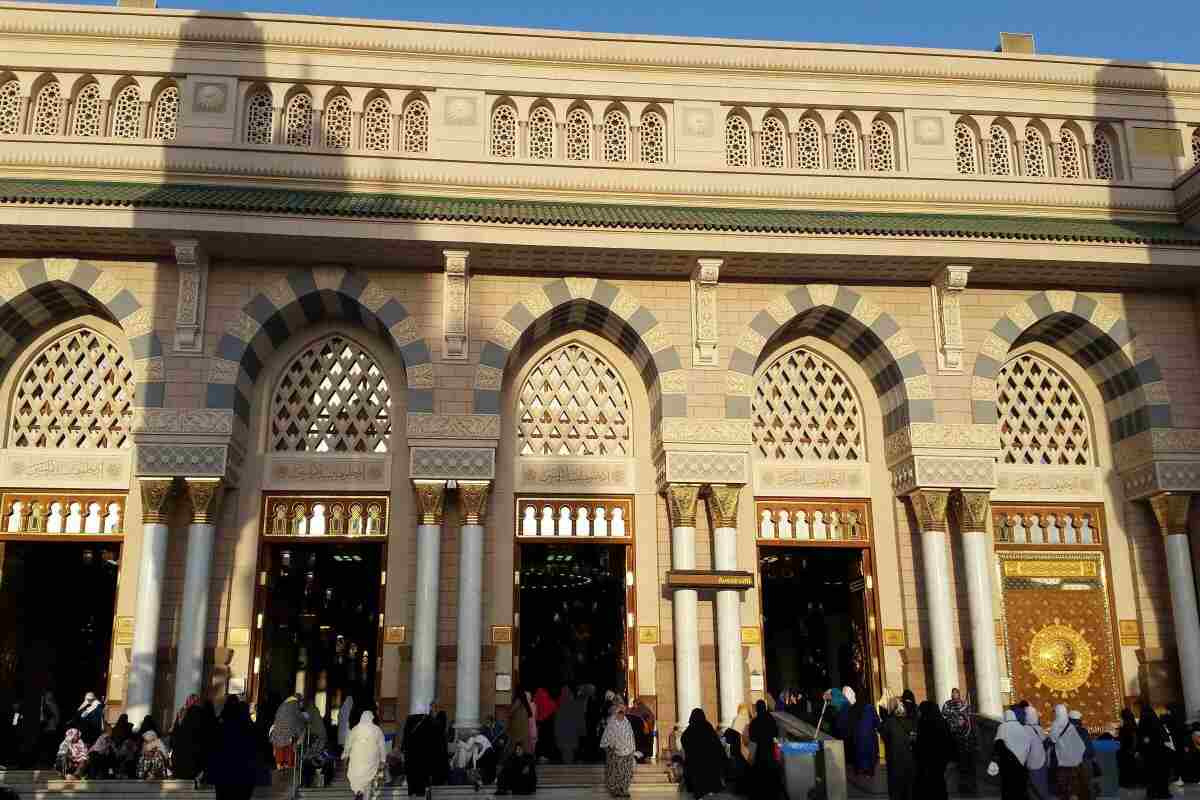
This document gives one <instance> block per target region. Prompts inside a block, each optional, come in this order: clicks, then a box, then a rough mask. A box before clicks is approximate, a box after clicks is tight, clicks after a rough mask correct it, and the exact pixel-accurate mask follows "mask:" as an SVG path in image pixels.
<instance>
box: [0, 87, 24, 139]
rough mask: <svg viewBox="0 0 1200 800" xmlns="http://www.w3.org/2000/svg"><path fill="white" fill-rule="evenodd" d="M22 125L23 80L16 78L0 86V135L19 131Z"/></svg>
mask: <svg viewBox="0 0 1200 800" xmlns="http://www.w3.org/2000/svg"><path fill="white" fill-rule="evenodd" d="M20 125H21V82H20V81H18V80H16V79H15V78H14V79H13V80H11V81H7V82H5V83H4V85H3V86H0V136H10V135H12V134H14V133H17V128H19V127H20Z"/></svg>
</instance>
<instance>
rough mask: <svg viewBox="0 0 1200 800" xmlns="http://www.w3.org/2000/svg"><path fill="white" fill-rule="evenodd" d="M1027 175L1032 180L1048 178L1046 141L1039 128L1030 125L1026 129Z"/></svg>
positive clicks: (1025, 164)
mask: <svg viewBox="0 0 1200 800" xmlns="http://www.w3.org/2000/svg"><path fill="white" fill-rule="evenodd" d="M1024 149H1025V153H1024V156H1025V161H1024V167H1025V175H1026V176H1027V177H1030V178H1044V177H1046V140H1045V139H1044V138H1042V133H1041V131H1039V130H1038V129H1037V128H1035V127H1033V126H1032V125H1030V126H1029V127H1028V128H1026V129H1025V148H1024Z"/></svg>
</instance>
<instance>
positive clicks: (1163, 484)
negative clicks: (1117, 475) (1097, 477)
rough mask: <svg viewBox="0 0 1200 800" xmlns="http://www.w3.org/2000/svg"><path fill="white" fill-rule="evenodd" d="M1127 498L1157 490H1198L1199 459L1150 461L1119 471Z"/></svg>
mask: <svg viewBox="0 0 1200 800" xmlns="http://www.w3.org/2000/svg"><path fill="white" fill-rule="evenodd" d="M1121 479H1122V481H1123V482H1124V484H1125V498H1126V499H1127V500H1141V499H1144V498H1146V497H1148V496H1150V495H1152V494H1155V493H1157V492H1200V461H1152V462H1150V463H1148V464H1143V465H1141V466H1140V467H1136V468H1134V469H1132V470H1128V471H1125V472H1122V473H1121Z"/></svg>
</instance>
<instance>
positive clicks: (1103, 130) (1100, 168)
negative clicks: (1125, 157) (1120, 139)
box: [1092, 126, 1117, 181]
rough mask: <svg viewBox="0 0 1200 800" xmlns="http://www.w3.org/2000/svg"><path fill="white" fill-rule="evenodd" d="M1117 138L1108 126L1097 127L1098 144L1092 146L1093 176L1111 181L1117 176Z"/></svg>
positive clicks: (1100, 179)
mask: <svg viewBox="0 0 1200 800" xmlns="http://www.w3.org/2000/svg"><path fill="white" fill-rule="evenodd" d="M1116 142H1117V140H1116V137H1115V136H1113V133H1112V131H1110V130H1109V129H1108V127H1107V126H1102V127H1099V128H1097V129H1096V144H1095V145H1093V146H1092V177H1093V178H1095V179H1096V180H1099V181H1111V180H1113V179H1115V178H1116V177H1117V143H1116Z"/></svg>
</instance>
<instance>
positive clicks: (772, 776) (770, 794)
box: [749, 700, 783, 800]
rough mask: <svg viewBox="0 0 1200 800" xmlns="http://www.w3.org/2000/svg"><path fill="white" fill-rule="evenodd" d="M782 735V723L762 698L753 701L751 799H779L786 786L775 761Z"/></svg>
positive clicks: (751, 723)
mask: <svg viewBox="0 0 1200 800" xmlns="http://www.w3.org/2000/svg"><path fill="white" fill-rule="evenodd" d="M778 738H779V726H778V725H776V724H775V718H774V717H773V716H771V712H769V711H768V710H767V704H766V703H765V702H763V701H762V700H759V701H758V702H756V703H755V704H754V719H752V720H750V735H749V739H750V747H751V749H752V750H753V751H754V752H753V753H752V754H751V757H750V781H749V783H750V798H751V800H778V798H779V795H780V793H781V791H782V789H783V781H782V779H781V776H780V774H779V762H777V761H776V760H775V740H776V739H778Z"/></svg>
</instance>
